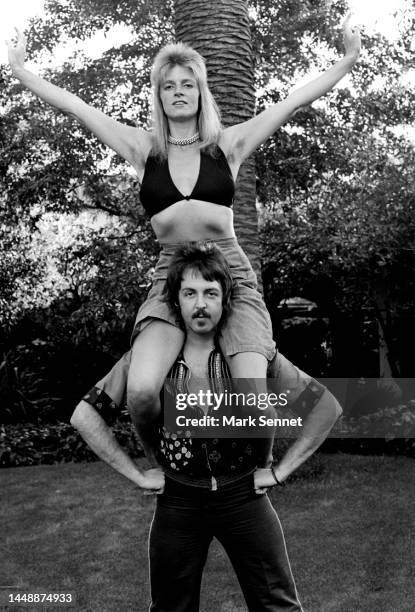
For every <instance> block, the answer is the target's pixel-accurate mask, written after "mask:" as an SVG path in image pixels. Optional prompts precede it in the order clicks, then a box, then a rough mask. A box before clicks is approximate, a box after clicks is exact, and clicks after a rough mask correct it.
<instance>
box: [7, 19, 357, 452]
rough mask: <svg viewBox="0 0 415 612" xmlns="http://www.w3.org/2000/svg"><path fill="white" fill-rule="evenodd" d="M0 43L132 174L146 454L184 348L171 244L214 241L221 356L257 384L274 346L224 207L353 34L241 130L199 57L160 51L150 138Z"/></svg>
mask: <svg viewBox="0 0 415 612" xmlns="http://www.w3.org/2000/svg"><path fill="white" fill-rule="evenodd" d="M17 34H18V35H17V42H16V43H15V44H13V43H11V42H8V47H9V61H10V66H11V68H12V71H13V74H14V76H16V77H17V78H18V79H19V80H20V82H21V83H22V84H23V85H24V86H26V87H27V88H28V89H30V90H31V91H32V92H33V93H35V94H36V95H37V96H39V97H40V98H41V99H42V100H44V101H46V102H48V103H49V104H51V105H52V106H54V107H56V108H58V109H60V110H62V111H63V112H65V113H67V114H69V115H71V116H73V117H75V118H76V119H77V120H78V121H79V122H80V123H82V124H83V125H84V126H86V127H87V128H89V129H90V130H91V131H92V132H93V133H94V134H95V135H96V136H97V137H98V138H99V139H100V140H101V141H102V142H104V143H105V144H107V145H108V146H109V147H111V148H112V149H113V150H114V151H116V152H117V153H118V154H119V155H121V156H122V157H123V158H124V159H125V160H127V161H128V162H129V163H130V164H132V166H133V167H134V168H135V170H136V172H137V175H138V177H139V180H140V181H141V193H140V195H141V200H142V203H143V205H144V207H145V208H146V210H147V212H148V213H149V214H150V216H151V224H152V227H153V229H154V232H155V235H156V238H157V240H158V241H159V242H160V244H161V246H162V251H161V255H160V260H159V262H158V264H157V266H156V270H155V275H154V283H153V286H152V289H151V291H150V294H149V296H148V299H147V301H146V302H145V303H144V304H143V306H142V307H141V308H140V310H139V313H138V316H137V320H136V324H135V328H134V334H133V339H134V343H133V348H132V362H131V367H130V373H129V381H128V402H129V407H130V410H131V413H132V416H133V419H134V422H135V425H136V427H137V429H138V430H139V433H140V436H141V438H142V440H143V443H144V445H145V447H146V451H147V454H148V455H149V456H151V432H152V426H151V423H152V421H153V420H154V418H155V417H156V416H157V415H158V412H159V410H160V404H159V394H160V390H161V387H162V384H163V382H164V379H165V377H166V375H167V373H168V371H169V370H170V368H171V366H172V364H173V362H174V360H175V358H176V357H177V355H178V353H179V351H180V349H181V347H182V344H183V339H184V335H183V331H182V330H181V329H180V326H179V325H178V323H177V321H176V319H175V316H174V314H173V313H172V311H171V310H169V307H168V305H167V304H166V303H165V301H164V300H163V298H162V289H163V286H164V282H165V279H166V271H167V267H168V263H169V260H170V258H171V256H172V253H173V252H174V250H175V249H176V247H177V245H178V244H183V243H185V242H188V241H205V240H211V241H214V242H215V243H216V244H217V245H218V246H219V247H220V248H221V250H222V251H223V253H224V254H225V257H226V259H227V261H228V263H229V265H230V267H231V270H232V274H233V276H234V280H235V281H236V284H237V287H238V291H237V295H236V299H235V303H234V307H233V311H232V314H231V316H230V317H229V319H228V322H227V324H226V326H225V328H224V330H223V332H222V336H221V339H220V343H221V348H222V351H223V353H224V354H225V356H226V359H227V361H228V365H229V367H230V370H231V374H232V376H233V377H234V378H250V379H255V378H256V379H265V378H266V371H267V363H268V361H269V360H270V359H272V357H273V355H274V352H275V346H274V342H273V339H272V328H271V323H270V318H269V315H268V313H267V311H266V309H265V305H264V303H263V301H262V299H261V296H260V294H259V293H258V292H257V290H256V278H255V274H254V273H253V271H252V268H251V266H250V264H249V261H248V259H247V258H246V256H245V255H244V253H243V252H242V250H241V249H240V247H239V246H238V244H237V242H236V239H235V233H234V229H233V213H232V209H231V205H232V199H233V193H234V181H235V180H236V177H237V175H238V170H239V167H240V165H241V164H242V162H243V161H244V160H245V159H246V158H247V157H248V156H249V155H250V154H251V153H252V152H253V151H254V150H255V149H256V148H257V147H258V146H259V145H260V144H261V143H263V142H264V141H265V140H266V139H267V138H268V137H269V136H271V135H272V134H273V133H274V132H275V131H276V130H277V129H278V128H279V127H280V126H281V125H282V124H283V123H285V122H286V121H287V120H288V119H289V118H290V117H291V116H292V115H293V114H294V113H295V112H296V111H297V110H298V109H299V108H300V107H302V106H306V105H308V104H310V103H311V102H313V101H314V100H316V99H317V98H319V97H320V96H322V95H323V94H325V93H327V92H328V91H329V90H331V89H332V88H333V87H334V85H335V84H336V83H337V82H338V81H339V80H340V79H341V78H342V77H343V76H345V74H347V72H349V71H350V70H351V68H352V67H353V65H354V64H355V62H356V60H357V57H358V55H359V50H360V35H359V32H358V31H357V30H354V31H353V30H352V29H351V28H350V25H349V20H348V19H347V20H346V22H345V24H344V46H345V56H344V57H343V58H342V59H341V60H340V61H338V62H337V63H336V64H335V65H334V66H333V67H331V68H330V69H329V70H327V71H326V72H324V73H323V74H322V75H320V76H319V77H318V78H316V79H315V80H313V81H312V82H311V83H309V84H307V85H305V86H303V87H301V88H300V89H298V90H297V91H295V92H293V93H292V94H290V95H289V96H288V97H287V98H286V99H285V100H283V101H282V102H279V103H278V104H275V105H274V106H272V107H270V108H268V109H266V110H265V111H264V112H262V113H261V114H259V115H257V116H256V117H254V118H252V119H250V120H249V121H246V122H244V123H241V124H238V125H234V126H232V127H229V128H226V129H223V128H222V127H221V125H220V120H219V114H218V111H217V108H216V105H215V102H214V100H213V98H212V95H211V93H210V91H209V89H208V86H207V77H206V68H205V64H204V60H203V58H202V57H201V56H200V55H199V54H198V53H197V52H196V51H194V50H193V49H191V48H190V47H188V46H185V45H183V44H181V43H179V44H177V45H168V46H167V47H164V48H163V49H162V50H161V51H160V52H159V54H158V55H157V57H156V58H155V61H154V65H153V69H152V75H151V80H152V85H153V93H154V117H153V119H154V121H153V123H154V130H153V131H151V132H150V131H146V130H143V129H141V128H133V127H130V126H126V125H123V124H121V123H119V122H117V121H115V120H113V119H111V118H110V117H108V116H106V115H105V114H103V113H102V112H100V111H99V110H97V109H95V108H92V107H91V106H88V105H87V104H86V103H84V102H83V101H82V100H81V99H80V98H78V97H77V96H75V95H73V94H71V93H69V92H67V91H65V90H63V89H61V88H59V87H56V86H54V85H52V84H51V83H49V82H47V81H45V80H44V79H42V78H40V77H38V76H36V75H34V74H32V73H31V72H29V71H28V70H27V69H25V67H24V59H25V38H24V36H23V35H22V34H21V33H20V32H18V33H17Z"/></svg>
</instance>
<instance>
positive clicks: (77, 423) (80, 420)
mask: <svg viewBox="0 0 415 612" xmlns="http://www.w3.org/2000/svg"><path fill="white" fill-rule="evenodd" d="M91 410H93V408H92V407H91V406H90V405H89V404H87V403H86V402H85V401H84V400H82V401H81V402H79V404H78V405H77V407H76V408H75V410H74V411H73V413H72V416H71V418H70V420H69V422H70V424H71V425H72V427H74V428H75V429H78V431H79V430H80V429H82V425H83V424H84V423H85V419H86V416H87V413H88V412H90V411H91Z"/></svg>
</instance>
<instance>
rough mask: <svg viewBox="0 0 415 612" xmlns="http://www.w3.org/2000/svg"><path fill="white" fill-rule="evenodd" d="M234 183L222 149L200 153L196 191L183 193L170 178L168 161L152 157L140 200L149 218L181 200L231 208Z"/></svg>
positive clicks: (145, 173) (146, 169) (217, 147)
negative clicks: (198, 201) (211, 152)
mask: <svg viewBox="0 0 415 612" xmlns="http://www.w3.org/2000/svg"><path fill="white" fill-rule="evenodd" d="M234 195H235V183H234V181H233V177H232V172H231V169H230V168H229V164H228V161H227V159H226V157H225V154H224V152H223V151H222V149H221V148H220V147H219V146H217V145H216V147H215V149H214V151H213V154H210V153H207V152H204V151H200V169H199V176H198V178H197V181H196V184H195V186H194V188H193V191H192V192H191V193H190V194H188V195H184V194H182V193H180V191H179V190H178V189H177V187H176V185H175V184H174V183H173V179H172V178H171V175H170V170H169V164H168V161H167V159H164V160H160V159H159V158H158V157H156V156H153V155H151V154H150V155H149V156H148V158H147V161H146V165H145V169H144V176H143V181H142V183H141V190H140V200H141V203H142V205H143V206H144V208H145V210H146V212H147V213H148V214H149V216H150V217H152V216H153V215H156V214H157V213H159V212H161V211H162V210H164V209H165V208H168V207H169V206H171V205H172V204H175V203H176V202H180V201H181V200H202V201H204V202H212V203H213V204H218V205H219V206H227V207H230V206H232V204H233V198H234Z"/></svg>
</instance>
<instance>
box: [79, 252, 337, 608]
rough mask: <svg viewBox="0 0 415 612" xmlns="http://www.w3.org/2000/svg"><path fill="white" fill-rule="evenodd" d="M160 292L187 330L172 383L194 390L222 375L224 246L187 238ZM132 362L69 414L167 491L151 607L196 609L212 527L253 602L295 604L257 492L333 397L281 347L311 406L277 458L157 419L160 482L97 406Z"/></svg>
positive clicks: (279, 543) (283, 365)
mask: <svg viewBox="0 0 415 612" xmlns="http://www.w3.org/2000/svg"><path fill="white" fill-rule="evenodd" d="M166 296H167V297H166V299H168V300H169V302H170V303H171V305H172V306H173V307H174V308H176V309H177V311H178V312H179V313H180V316H181V318H182V321H183V326H184V328H185V331H186V341H185V344H184V347H183V351H182V354H181V355H180V356H179V358H178V360H177V361H176V363H175V364H174V366H173V368H172V370H171V372H170V375H169V376H170V382H171V381H173V384H175V385H178V386H177V389H178V388H179V386H180V385H182V387H181V388H182V389H183V385H184V388H185V389H186V390H187V391H192V387H191V384H192V378H193V380H194V379H195V377H196V378H199V379H206V378H210V379H214V380H215V381H216V382H223V381H225V380H226V379H227V377H228V375H229V374H228V372H227V368H226V363H225V361H224V359H223V357H222V356H221V354H220V352H219V351H218V350H217V348H216V342H215V341H216V337H217V334H218V330H219V329H220V323H221V320H223V315H224V313H225V316H226V311H227V309H228V308H229V305H230V298H231V277H230V274H229V270H228V269H227V265H226V262H225V261H224V260H223V256H222V255H221V253H220V251H218V250H217V249H214V248H212V247H210V248H202V249H200V248H197V247H194V248H189V247H187V249H185V250H183V249H182V250H181V251H180V252H178V253H177V255H176V257H175V259H174V261H173V262H172V266H171V267H170V270H169V275H168V281H167V286H166ZM128 364H129V359H128V355H127V356H124V358H123V359H122V360H120V362H119V363H118V364H117V366H116V367H115V368H114V369H113V370H112V371H111V373H110V374H109V375H108V376H107V377H105V378H104V379H103V380H102V381H101V383H99V384H98V386H97V388H95V389H94V390H93V391H92V392H91V393H90V394H89V395H88V396H86V397H85V398H84V401H83V402H81V403H80V404H79V405H78V407H77V408H76V410H75V412H74V414H73V416H72V419H71V422H72V424H73V425H74V426H75V427H77V428H78V429H79V431H80V433H81V434H82V435H83V437H84V438H85V440H86V441H87V442H88V444H89V445H90V446H91V447H92V448H93V450H95V452H96V453H97V454H98V455H99V456H100V457H101V458H102V459H104V460H105V461H107V462H108V463H109V464H110V465H111V466H112V467H114V468H115V469H116V470H117V471H119V472H120V473H121V474H123V475H125V476H126V477H128V478H130V479H131V480H133V482H135V483H136V484H138V486H140V487H142V488H147V489H151V490H153V491H154V492H156V493H162V492H163V491H164V494H163V495H160V496H159V497H158V500H157V502H158V503H157V509H156V512H155V516H154V520H153V523H152V530H151V536H150V570H151V591H152V607H151V610H153V611H154V612H156V611H157V612H158V611H160V612H161V611H162V610H168V611H169V612H179V611H180V612H194V611H195V610H197V609H198V607H199V593H200V581H201V575H202V570H203V566H204V563H205V560H206V556H207V551H208V547H209V544H210V541H211V539H212V537H214V536H215V537H217V538H218V539H219V540H220V541H221V543H222V544H223V546H224V548H225V550H226V551H227V553H228V555H229V557H230V559H231V561H232V564H233V566H234V568H235V571H236V573H237V576H238V579H239V582H240V584H241V588H242V590H243V593H244V596H245V599H246V602H247V605H248V608H249V610H251V611H255V612H261V611H264V612H265V611H266V610H273V611H277V610H286V611H287V610H290V611H292V612H294V611H295V612H298V611H299V610H301V605H300V603H299V601H298V597H297V593H296V589H295V584H294V580H293V577H292V574H291V569H290V565H289V561H288V558H287V554H286V548H285V543H284V538H283V534H282V531H281V527H280V524H279V521H278V518H277V516H276V514H275V511H274V510H273V508H272V506H271V505H270V503H269V500H268V498H267V496H263V495H258V493H261V492H263V491H264V490H266V488H267V487H269V486H271V485H274V484H282V483H283V482H284V480H285V479H286V478H287V476H288V475H289V474H290V473H292V472H293V471H294V470H295V469H296V468H297V467H298V466H299V465H300V464H301V463H302V462H303V461H304V460H305V459H306V458H307V457H308V456H310V455H311V454H312V452H314V450H315V449H316V448H317V447H318V446H319V444H320V443H321V442H322V440H323V439H324V438H325V437H326V435H327V433H328V432H329V430H330V429H331V427H332V425H333V423H334V422H335V421H336V419H337V418H338V416H339V414H340V413H341V409H340V407H339V405H338V403H337V402H336V400H335V399H334V398H333V396H332V395H331V394H330V393H329V392H328V391H327V390H325V389H324V387H322V386H321V385H319V383H317V382H316V381H313V380H312V379H310V378H309V377H307V376H306V375H305V374H303V373H301V372H300V371H299V370H298V369H296V368H295V367H294V366H292V364H290V363H289V362H288V361H287V360H285V359H284V358H283V357H281V356H280V357H279V359H278V361H277V362H276V363H274V364H273V368H274V373H275V374H277V376H276V378H278V381H279V382H278V388H279V389H281V390H286V391H290V393H289V394H288V397H290V398H291V408H292V409H295V410H296V411H297V413H300V411H301V410H304V404H305V405H306V408H305V409H306V411H307V410H308V412H309V414H308V415H307V418H306V419H305V422H304V426H303V428H302V431H301V433H300V435H299V437H298V438H297V440H296V441H295V442H294V443H293V444H292V446H291V447H290V448H289V450H288V452H287V453H286V454H285V456H284V457H283V458H282V460H281V461H280V462H279V464H278V465H277V466H275V467H273V468H262V469H255V468H256V467H257V465H258V461H259V459H258V456H256V455H255V452H256V450H255V447H254V446H253V445H252V444H250V443H249V441H247V440H243V439H242V440H238V439H223V440H220V439H218V440H215V439H209V440H203V439H197V438H193V437H192V435H191V432H189V431H186V432H185V437H184V438H180V437H179V436H178V435H177V434H175V433H171V432H170V431H169V430H168V429H166V427H161V428H160V438H159V454H158V459H159V461H160V463H161V464H162V466H163V469H164V471H165V477H166V480H165V481H164V475H163V472H162V471H161V470H158V469H151V470H147V471H145V472H142V471H140V470H138V468H137V467H136V466H135V463H134V462H133V461H132V460H131V459H130V458H129V457H128V456H127V455H126V454H125V453H124V452H123V450H122V449H121V448H120V447H119V445H118V444H117V443H116V441H115V440H114V438H113V437H112V434H111V431H110V429H109V428H108V427H107V426H106V424H105V422H104V420H103V419H102V417H101V416H100V415H99V414H98V411H97V410H98V409H102V408H103V407H104V408H105V407H106V408H107V409H109V410H114V408H115V409H116V406H117V404H119V403H120V402H121V400H122V393H121V391H120V390H121V389H122V388H123V385H124V387H125V381H126V376H127V370H128ZM195 390H197V389H195ZM85 400H86V401H85ZM91 403H92V404H94V405H95V407H96V408H97V410H96V409H95V408H94V407H93V406H92V405H90V404H91ZM307 406H308V409H307ZM164 482H165V483H166V484H165V489H164ZM254 489H255V491H254Z"/></svg>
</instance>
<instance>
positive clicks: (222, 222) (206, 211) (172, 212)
mask: <svg viewBox="0 0 415 612" xmlns="http://www.w3.org/2000/svg"><path fill="white" fill-rule="evenodd" d="M151 225H152V227H153V229H154V232H155V234H156V238H157V240H158V241H159V242H160V244H163V243H172V242H173V243H176V242H177V243H178V242H193V241H195V240H220V239H221V238H234V237H235V232H234V229H233V212H232V209H231V208H228V207H227V206H220V205H218V204H213V203H212V202H202V201H200V200H181V201H180V202H175V203H174V204H172V205H171V206H169V207H168V208H166V209H164V210H162V211H161V212H159V213H157V214H156V215H154V216H153V217H152V218H151Z"/></svg>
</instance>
